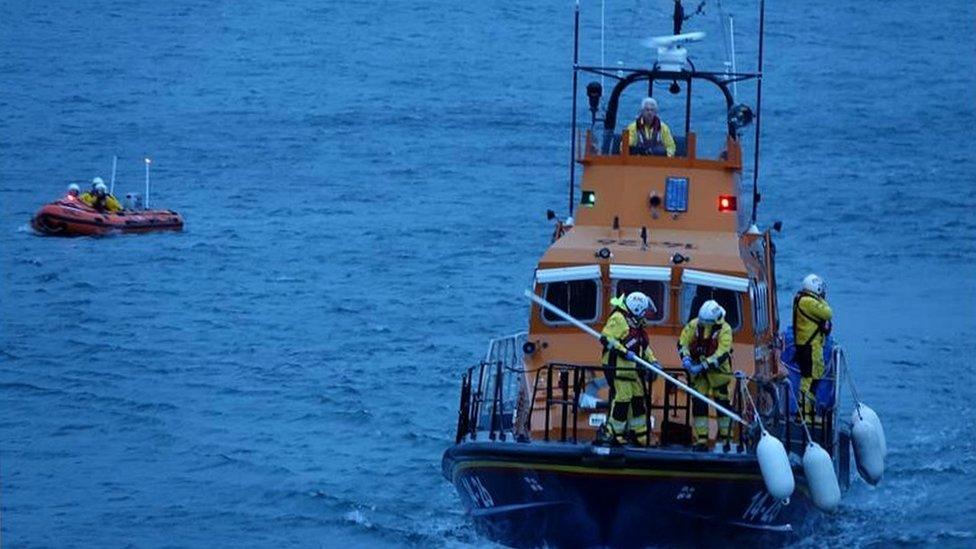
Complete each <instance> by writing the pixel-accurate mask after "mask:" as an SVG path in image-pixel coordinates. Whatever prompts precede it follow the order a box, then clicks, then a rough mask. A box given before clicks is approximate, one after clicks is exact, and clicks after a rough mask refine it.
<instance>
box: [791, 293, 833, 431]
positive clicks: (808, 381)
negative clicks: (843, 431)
mask: <svg viewBox="0 0 976 549" xmlns="http://www.w3.org/2000/svg"><path fill="white" fill-rule="evenodd" d="M833 316H834V313H833V311H831V310H830V305H828V304H827V284H826V283H825V282H824V281H823V279H822V278H820V277H819V276H817V275H815V274H809V275H807V276H806V278H804V279H803V286H802V287H801V289H800V291H799V292H797V293H796V297H794V298H793V341H794V344H795V345H796V355H795V357H796V358H794V361H795V362H796V365H797V366H799V368H800V391H801V392H802V393H803V395H804V397H805V398H804V406H803V413H804V415H807V416H811V415H812V412H813V410H814V409H815V406H814V404H815V403H816V394H817V384H818V383H819V382H820V380H821V379H823V376H824V371H825V368H824V356H823V348H824V340H825V339H827V336H828V335H830V329H831V319H832V318H833Z"/></svg>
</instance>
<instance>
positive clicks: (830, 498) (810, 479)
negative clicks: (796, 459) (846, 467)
mask: <svg viewBox="0 0 976 549" xmlns="http://www.w3.org/2000/svg"><path fill="white" fill-rule="evenodd" d="M803 474H804V475H805V476H806V477H807V487H809V488H810V498H811V499H812V500H813V504H814V505H816V506H817V508H818V509H820V510H821V511H826V512H828V513H832V512H834V511H836V510H837V506H838V505H840V484H839V483H838V482H837V475H836V474H834V462H833V461H831V459H830V454H828V453H827V450H824V449H823V448H822V447H821V446H820V445H819V444H817V443H816V442H813V441H811V442H810V443H808V444H807V447H806V450H805V451H804V452H803Z"/></svg>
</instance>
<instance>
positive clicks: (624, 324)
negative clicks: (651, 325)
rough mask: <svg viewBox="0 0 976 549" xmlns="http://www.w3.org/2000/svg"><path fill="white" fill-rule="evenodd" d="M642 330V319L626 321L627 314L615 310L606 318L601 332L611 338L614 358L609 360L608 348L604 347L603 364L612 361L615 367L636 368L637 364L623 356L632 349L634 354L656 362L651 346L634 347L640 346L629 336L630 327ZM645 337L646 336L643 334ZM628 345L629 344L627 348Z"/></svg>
mask: <svg viewBox="0 0 976 549" xmlns="http://www.w3.org/2000/svg"><path fill="white" fill-rule="evenodd" d="M632 328H633V329H635V330H643V329H644V322H643V320H639V321H638V320H635V319H631V320H629V321H628V318H627V316H626V315H625V314H624V312H623V311H621V310H619V309H618V310H616V311H614V312H613V314H611V315H610V318H608V319H607V323H606V324H605V325H604V326H603V331H602V332H601V333H602V334H603V335H604V336H605V337H606V338H607V339H608V340H613V342H614V343H613V344H612V345H613V349H614V351H615V353H614V354H615V355H616V356H615V358H616V360H615V361H614V360H611V353H610V348H609V347H608V348H607V349H604V351H603V364H604V365H610V364H611V363H614V362H615V364H614V367H616V368H637V364H636V363H634V362H632V361H630V360H627V359H626V358H624V355H625V354H626V353H627V351H634V354H635V355H637V356H639V357H641V358H643V359H644V360H646V361H647V362H650V363H651V364H654V363H655V362H657V357H655V356H654V351H653V350H651V346H650V345H647V346H646V347H644V348H643V349H639V348H635V347H640V345H639V344H638V343H637V342H635V341H634V339H633V338H631V337H630V332H631V329H632ZM645 337H646V336H645ZM628 345H629V346H630V347H629V348H628Z"/></svg>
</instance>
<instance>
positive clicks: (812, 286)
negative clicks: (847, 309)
mask: <svg viewBox="0 0 976 549" xmlns="http://www.w3.org/2000/svg"><path fill="white" fill-rule="evenodd" d="M803 289H804V290H806V291H808V292H810V293H812V294H817V295H819V296H820V297H827V283H826V282H824V281H823V279H822V278H820V277H819V276H817V275H815V274H808V275H807V276H806V277H805V278H804V279H803Z"/></svg>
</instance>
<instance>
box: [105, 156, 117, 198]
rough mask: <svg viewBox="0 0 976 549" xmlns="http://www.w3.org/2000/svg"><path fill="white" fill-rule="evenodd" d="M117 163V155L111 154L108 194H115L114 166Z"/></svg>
mask: <svg viewBox="0 0 976 549" xmlns="http://www.w3.org/2000/svg"><path fill="white" fill-rule="evenodd" d="M118 164H119V157H118V156H117V155H116V156H113V157H112V182H111V183H110V184H109V187H108V194H115V168H116V166H118Z"/></svg>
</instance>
